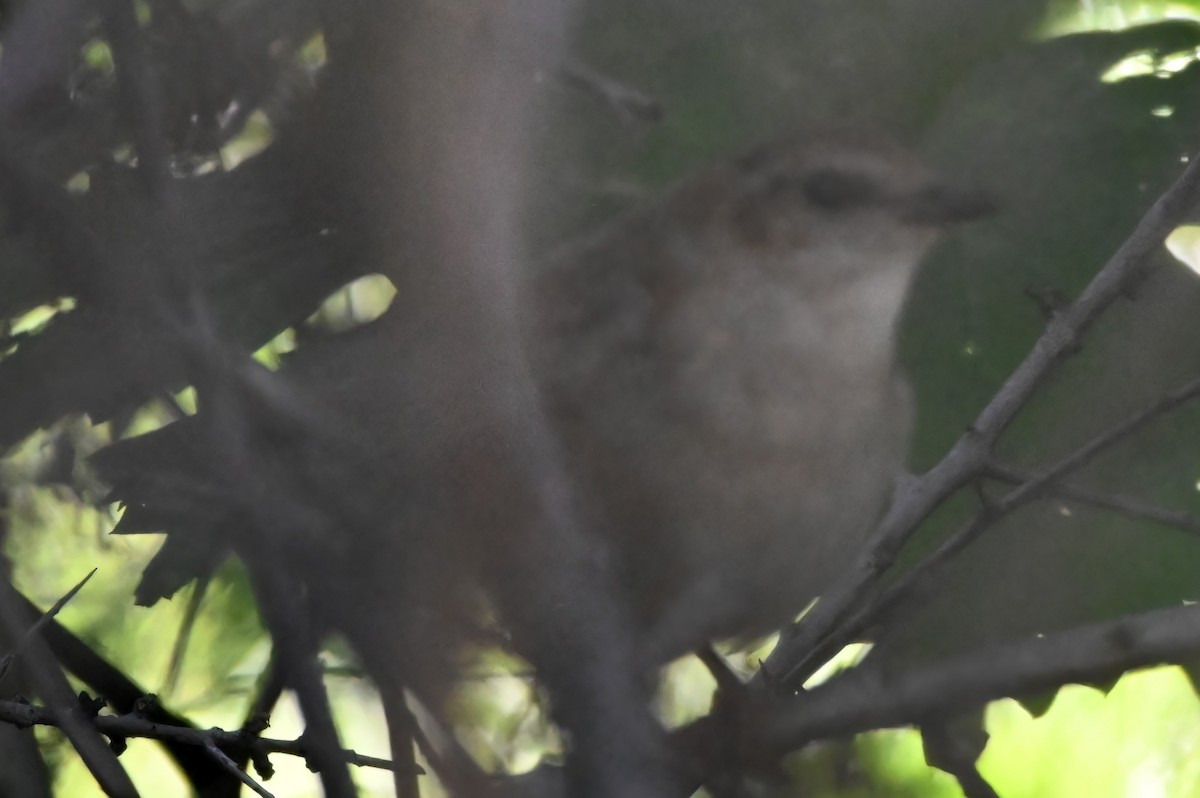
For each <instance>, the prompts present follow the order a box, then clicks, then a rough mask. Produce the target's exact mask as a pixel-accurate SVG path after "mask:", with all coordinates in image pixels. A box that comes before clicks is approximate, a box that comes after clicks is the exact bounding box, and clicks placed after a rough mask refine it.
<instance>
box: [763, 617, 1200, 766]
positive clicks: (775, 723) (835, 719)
mask: <svg viewBox="0 0 1200 798" xmlns="http://www.w3.org/2000/svg"><path fill="white" fill-rule="evenodd" d="M1198 651H1200V607H1197V606H1190V605H1189V606H1183V607H1172V608H1170V609H1164V610H1153V611H1151V612H1145V613H1140V614H1137V615H1129V616H1125V617H1123V618H1118V619H1116V620H1113V621H1105V622H1102V623H1095V624H1088V625H1085V626H1080V627H1076V628H1074V629H1070V630H1067V631H1064V632H1058V633H1054V634H1049V635H1046V636H1044V637H1030V638H1026V639H1025V640H1022V641H1020V642H1016V643H1010V644H1007V645H1002V646H995V647H991V648H988V649H986V650H983V651H973V652H970V653H967V654H962V655H959V656H955V657H952V658H950V659H947V660H945V661H943V662H939V663H936V664H933V665H929V666H924V667H919V668H917V669H915V670H912V671H910V672H908V673H903V674H900V675H897V676H888V675H886V674H884V673H883V672H881V671H880V670H879V669H874V668H864V669H856V670H851V671H846V672H845V674H844V675H842V676H839V677H838V678H836V679H832V680H830V681H829V682H827V683H825V684H823V685H821V686H819V687H817V688H814V689H813V690H811V691H809V692H806V693H802V694H800V695H799V696H795V697H791V698H786V699H782V700H780V701H779V702H775V703H773V704H772V709H771V710H769V713H770V714H769V715H768V717H767V718H766V719H765V722H764V723H763V734H764V736H765V739H766V740H767V741H768V744H769V745H770V746H771V747H772V749H773V750H778V751H790V750H794V749H795V748H797V747H799V746H801V745H803V744H804V743H805V742H808V741H810V740H814V739H820V738H825V737H830V736H840V735H843V734H854V733H857V732H861V731H867V730H870V729H879V728H890V727H896V726H907V725H909V724H913V723H919V722H920V721H921V719H922V718H923V717H928V716H930V715H939V714H946V713H951V712H955V711H960V710H963V709H971V708H973V707H978V706H980V705H982V704H985V703H987V702H988V701H992V700H995V699H998V698H1005V697H1008V696H1014V695H1017V696H1019V695H1026V694H1030V693H1036V692H1039V691H1042V690H1046V689H1051V688H1056V687H1059V686H1061V685H1063V684H1066V683H1079V682H1092V681H1099V680H1102V679H1105V678H1109V677H1113V676H1117V675H1120V674H1122V673H1124V672H1126V671H1128V670H1132V669H1134V668H1143V667H1148V666H1153V665H1160V664H1165V663H1170V662H1178V661H1180V660H1182V659H1185V658H1187V657H1190V656H1193V655H1195V654H1196V652H1198Z"/></svg>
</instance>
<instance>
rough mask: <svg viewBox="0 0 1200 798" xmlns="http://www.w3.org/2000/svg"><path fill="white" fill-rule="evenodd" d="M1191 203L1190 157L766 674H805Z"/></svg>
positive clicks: (1193, 164)
mask: <svg viewBox="0 0 1200 798" xmlns="http://www.w3.org/2000/svg"><path fill="white" fill-rule="evenodd" d="M1198 201H1200V158H1196V157H1193V158H1191V159H1189V161H1188V165H1187V167H1186V168H1185V169H1184V170H1183V173H1182V174H1181V175H1180V176H1179V177H1178V178H1177V179H1176V180H1175V182H1174V183H1173V184H1172V185H1171V186H1170V187H1169V188H1168V189H1167V190H1166V191H1165V192H1163V194H1162V195H1161V196H1160V197H1159V198H1158V200H1156V201H1155V203H1154V204H1153V205H1152V206H1151V207H1150V209H1149V210H1148V211H1146V213H1145V215H1144V216H1143V217H1142V219H1141V221H1140V222H1139V223H1138V225H1137V227H1135V228H1134V230H1133V232H1132V233H1131V234H1130V235H1129V237H1128V238H1127V239H1126V240H1125V242H1124V243H1123V244H1122V245H1121V246H1120V247H1119V248H1118V249H1117V251H1116V252H1115V253H1114V254H1113V256H1112V257H1111V258H1109V260H1108V262H1107V263H1105V265H1104V267H1103V268H1101V269H1100V271H1099V272H1098V273H1097V274H1096V276H1095V277H1094V278H1092V281H1091V282H1090V283H1089V284H1088V285H1087V287H1086V288H1085V289H1084V290H1083V292H1082V293H1081V294H1080V296H1079V298H1078V299H1076V300H1075V301H1074V302H1072V303H1071V304H1070V305H1068V306H1066V307H1065V308H1063V309H1062V310H1061V311H1060V312H1058V313H1056V314H1055V315H1054V316H1053V318H1052V319H1051V320H1050V322H1049V324H1048V325H1047V327H1046V330H1045V332H1044V333H1043V334H1042V336H1041V337H1040V338H1039V339H1038V341H1037V342H1036V343H1035V344H1034V346H1033V349H1032V350H1031V351H1030V353H1029V354H1028V355H1027V356H1026V357H1025V359H1024V360H1023V361H1022V362H1021V364H1020V365H1019V366H1017V368H1016V370H1014V371H1013V373H1012V374H1011V375H1010V376H1009V377H1008V379H1007V380H1006V381H1005V382H1004V384H1003V385H1002V386H1001V388H1000V390H999V391H997V393H996V395H995V396H994V397H993V398H992V400H991V401H990V402H988V404H987V406H986V407H985V408H984V409H983V410H982V411H981V412H980V414H979V416H978V418H976V420H975V423H974V424H973V425H972V426H971V427H970V428H969V429H968V430H967V432H966V433H965V434H963V436H962V437H960V438H959V439H958V441H957V442H956V443H955V444H954V446H953V447H952V448H951V449H950V451H949V452H948V453H947V454H946V456H945V457H944V458H942V460H941V462H939V463H938V464H937V465H936V466H934V467H933V468H932V469H930V470H929V471H928V472H927V473H925V474H924V475H922V476H921V477H918V478H915V479H911V480H908V481H907V482H906V483H905V484H903V485H901V486H900V487H899V489H898V490H897V492H896V496H895V498H894V500H893V502H892V505H891V507H890V508H889V509H888V512H887V515H886V516H885V517H884V519H883V520H882V521H881V522H880V525H879V528H878V529H877V530H876V533H875V535H874V536H873V537H872V540H871V542H870V543H869V544H868V546H867V547H866V548H865V549H864V551H863V553H862V555H861V556H860V557H859V559H858V561H857V562H856V563H855V564H854V566H853V567H852V568H851V569H850V570H849V571H848V572H847V573H846V574H845V575H844V576H843V577H842V578H841V579H840V580H839V582H838V584H837V585H836V586H835V587H834V588H833V590H831V591H829V593H827V594H826V595H825V596H823V597H822V598H821V601H820V602H818V603H817V605H816V607H814V609H813V611H812V612H810V613H808V615H806V616H805V618H804V619H803V620H802V621H800V622H799V623H798V624H795V625H793V626H792V627H790V628H788V629H786V630H784V633H783V634H782V635H781V637H780V641H779V645H777V646H776V648H775V651H773V652H772V653H771V656H770V657H769V658H768V659H767V661H766V663H765V667H766V668H767V669H768V670H769V672H774V673H789V674H793V676H794V677H795V678H798V679H799V678H803V676H805V675H807V674H808V672H810V671H809V669H810V668H811V667H812V662H813V658H812V657H810V656H809V654H810V652H811V651H812V649H813V647H814V646H815V645H816V644H817V642H818V641H820V640H822V639H823V638H826V637H828V636H829V635H830V634H831V633H832V632H833V630H834V629H836V628H837V627H838V626H839V624H841V623H842V622H843V621H844V620H845V618H846V617H847V616H848V615H849V613H850V612H851V611H852V610H853V608H854V607H855V606H857V605H858V604H860V603H861V601H862V600H863V598H864V597H865V596H866V595H867V593H868V592H869V589H870V587H871V586H872V585H873V584H874V583H875V582H876V581H877V580H878V579H879V577H880V576H881V575H882V574H883V572H884V571H886V570H887V569H888V568H889V567H891V565H892V563H894V562H895V560H896V557H897V555H898V554H899V552H900V550H901V549H902V548H903V547H904V544H905V543H906V542H907V541H908V540H909V538H910V537H912V535H913V533H914V532H915V531H916V529H917V527H918V526H919V525H920V524H921V522H922V521H923V520H924V519H925V518H926V517H927V516H929V514H930V513H932V512H933V510H934V509H935V508H937V507H938V506H940V505H941V504H942V502H944V501H945V500H946V499H947V498H948V497H949V496H950V495H951V494H953V493H954V492H955V491H957V490H958V489H959V488H961V487H963V486H964V485H966V484H968V483H969V482H971V481H972V480H974V479H976V478H978V477H979V476H980V475H981V474H982V473H983V472H984V469H985V468H986V467H987V464H988V461H989V459H990V458H991V452H992V448H993V447H994V445H995V443H996V440H997V439H998V438H999V436H1000V434H1001V433H1002V432H1003V431H1004V430H1005V429H1006V428H1007V427H1008V425H1009V424H1010V423H1011V422H1012V419H1013V418H1014V417H1015V416H1016V414H1017V412H1018V411H1019V410H1020V409H1021V408H1022V407H1024V406H1025V404H1026V403H1027V402H1028V401H1029V399H1030V398H1031V397H1032V396H1033V394H1034V393H1035V392H1036V391H1037V390H1038V388H1040V387H1041V385H1042V384H1043V383H1044V382H1045V381H1046V379H1047V378H1048V377H1049V375H1050V374H1052V373H1053V372H1054V370H1055V369H1056V368H1057V367H1058V366H1059V365H1060V364H1061V363H1062V362H1063V361H1065V360H1066V359H1067V358H1068V357H1069V356H1070V355H1071V354H1072V353H1073V352H1074V351H1076V349H1077V348H1078V342H1079V340H1080V338H1081V336H1082V335H1083V333H1084V332H1085V331H1086V330H1087V329H1088V328H1089V327H1090V326H1091V325H1092V324H1093V323H1094V322H1095V321H1096V319H1097V318H1099V317H1100V315H1101V314H1102V313H1103V312H1104V311H1105V310H1106V309H1107V308H1108V307H1109V306H1110V305H1111V304H1112V303H1113V302H1114V301H1115V300H1116V299H1117V298H1118V297H1120V296H1122V295H1124V294H1126V293H1127V292H1128V291H1130V290H1131V289H1132V288H1133V287H1134V286H1136V285H1137V284H1138V283H1140V282H1141V281H1142V280H1143V279H1144V278H1145V276H1146V273H1147V264H1148V263H1149V261H1150V257H1151V255H1153V254H1154V253H1155V252H1158V251H1160V249H1161V248H1162V246H1163V242H1164V241H1165V240H1166V237H1167V235H1169V234H1170V233H1171V231H1173V230H1174V229H1175V228H1176V227H1178V226H1179V225H1180V224H1182V223H1183V222H1184V221H1186V214H1187V213H1188V212H1189V211H1190V210H1191V208H1193V207H1195V205H1196V204H1197V202H1198ZM805 662H807V664H806V665H803V666H802V663H805Z"/></svg>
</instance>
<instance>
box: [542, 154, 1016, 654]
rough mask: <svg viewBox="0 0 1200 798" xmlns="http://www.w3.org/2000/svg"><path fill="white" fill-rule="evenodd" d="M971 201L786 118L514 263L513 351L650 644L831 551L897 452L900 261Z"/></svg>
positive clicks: (684, 642) (725, 627) (968, 211)
mask: <svg viewBox="0 0 1200 798" xmlns="http://www.w3.org/2000/svg"><path fill="white" fill-rule="evenodd" d="M993 207H994V204H993V202H992V200H991V198H990V197H989V196H987V195H986V194H984V193H982V192H979V191H975V190H972V189H968V188H959V187H956V186H954V185H951V184H950V183H948V182H946V181H944V180H942V179H941V178H939V177H938V176H937V175H936V174H935V173H934V172H933V171H931V170H930V169H928V168H926V167H925V166H924V165H923V164H922V163H921V162H920V160H919V159H918V158H916V157H915V156H913V155H912V154H911V153H909V152H908V151H906V150H905V149H904V148H902V147H901V146H899V145H897V144H894V143H892V142H891V141H888V140H886V139H880V138H877V137H873V136H864V135H861V134H854V133H845V132H836V133H825V134H818V135H814V136H807V137H804V136H799V137H792V138H789V139H787V140H784V141H777V142H773V143H770V144H767V145H764V146H761V147H759V148H757V149H754V150H752V151H750V152H748V153H746V154H743V155H741V156H739V157H734V158H731V159H727V160H725V161H722V162H719V163H717V164H715V165H713V166H710V167H708V168H705V169H702V170H701V171H699V172H698V173H697V174H695V175H694V176H691V177H688V178H685V179H684V180H682V181H681V182H680V183H679V184H677V185H675V186H674V187H673V188H670V189H668V190H667V191H666V192H665V194H664V196H663V197H662V198H661V199H660V200H658V201H657V202H655V203H653V204H652V205H651V206H650V207H648V208H644V209H640V210H636V211H633V212H631V213H630V214H628V215H627V216H625V217H622V218H619V219H617V220H616V221H614V222H612V223H610V224H608V225H607V226H605V227H603V228H601V230H600V231H599V232H598V233H596V234H595V235H593V236H591V237H590V238H588V239H587V240H586V241H585V242H584V243H583V244H582V245H575V246H571V247H568V248H566V249H564V250H563V251H561V252H558V253H556V254H555V255H553V256H551V257H550V258H549V259H548V260H547V263H546V264H545V265H544V266H543V267H542V268H541V269H539V271H538V272H537V274H536V275H535V276H534V277H533V278H532V279H531V280H530V281H529V284H528V286H527V290H526V303H527V313H526V317H527V321H526V322H525V333H524V340H525V342H526V351H527V356H528V358H529V361H530V370H531V373H532V375H533V377H534V381H535V382H536V384H537V386H538V389H539V391H540V395H541V401H542V402H543V404H544V407H545V412H546V415H547V417H548V419H549V424H550V426H551V428H552V429H553V431H554V433H555V434H556V435H557V436H558V438H559V440H560V441H561V444H562V450H563V451H564V452H565V453H566V455H565V456H566V461H567V465H568V468H569V470H570V473H571V476H572V477H573V479H574V480H575V482H576V484H577V486H578V489H579V491H580V493H581V494H582V495H583V497H584V500H585V501H586V502H588V503H589V504H590V506H591V507H592V508H593V509H594V510H595V513H596V515H597V517H598V518H599V519H600V521H599V526H600V530H599V532H598V535H599V536H600V537H602V538H603V539H604V541H605V543H606V546H605V551H606V555H607V556H608V558H609V567H610V568H611V569H612V571H613V574H614V579H615V583H616V584H617V585H618V586H619V587H620V592H621V598H622V601H623V602H624V604H625V605H626V607H627V611H628V614H629V615H630V617H631V618H632V619H633V622H634V623H635V624H636V626H637V629H638V634H639V637H640V639H641V640H642V645H643V647H644V649H645V656H646V658H647V659H648V660H649V661H651V662H652V663H654V664H663V663H665V662H667V661H669V660H671V659H673V658H675V657H678V656H681V655H683V654H686V653H688V652H689V651H694V650H697V649H698V648H699V647H701V646H703V645H705V644H706V643H707V642H708V641H711V640H717V639H728V638H737V639H742V640H747V639H751V638H752V637H754V636H760V635H763V634H766V633H768V632H770V631H772V630H774V629H777V628H779V627H780V626H782V625H783V624H786V623H787V622H789V621H791V620H793V619H794V618H795V617H796V616H797V615H798V614H799V613H800V612H801V611H803V610H804V609H805V607H806V605H807V604H808V603H809V602H810V601H811V600H812V599H814V598H816V597H817V596H819V595H820V594H821V593H822V592H823V591H825V590H827V589H828V588H829V587H830V585H831V583H832V581H833V579H834V578H835V577H836V575H837V574H838V573H839V571H840V570H842V569H844V568H845V567H846V566H848V565H849V563H850V561H851V560H852V558H853V556H854V555H855V554H856V552H857V551H858V550H859V549H860V548H861V546H862V545H863V543H864V541H865V540H866V538H867V536H868V535H869V533H870V531H871V529H872V526H873V524H874V522H875V521H877V520H878V518H879V517H880V516H881V514H882V512H883V510H884V509H885V508H886V504H887V501H888V499H889V497H890V495H891V493H892V491H893V488H894V484H895V481H896V480H897V478H898V477H899V476H900V474H901V473H902V471H903V468H904V465H905V461H906V458H907V452H908V448H909V438H910V434H911V429H912V417H913V411H912V400H911V397H910V390H909V387H908V384H907V382H906V381H905V378H904V376H903V375H902V373H901V369H900V368H899V367H898V364H897V353H896V331H897V326H898V322H899V319H900V317H901V313H902V310H903V308H904V305H905V301H906V298H907V296H908V293H909V289H910V286H911V285H912V282H913V278H914V275H915V274H916V272H917V267H918V265H919V263H920V262H921V260H922V259H923V257H924V256H925V254H926V253H927V252H928V251H929V249H930V247H931V246H933V244H934V243H935V242H936V241H937V240H938V238H939V237H940V236H941V235H942V233H943V232H944V231H945V230H946V229H947V228H948V227H950V226H952V225H954V224H957V223H961V222H967V221H970V220H974V219H977V218H980V217H982V216H985V215H987V214H989V213H991V212H992V210H993Z"/></svg>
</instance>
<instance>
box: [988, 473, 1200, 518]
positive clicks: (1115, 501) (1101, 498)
mask: <svg viewBox="0 0 1200 798" xmlns="http://www.w3.org/2000/svg"><path fill="white" fill-rule="evenodd" d="M987 475H988V476H989V477H990V478H992V479H996V480H999V481H1001V482H1007V483H1008V484H1010V485H1021V484H1023V483H1025V482H1031V481H1033V480H1035V479H1039V478H1040V477H1041V474H1040V472H1037V471H1025V470H1022V469H1019V468H1012V467H1010V466H1005V465H1001V464H999V463H995V462H993V463H990V464H988V467H987ZM1044 492H1045V493H1048V494H1050V495H1053V496H1056V497H1058V498H1060V499H1063V500H1064V501H1069V502H1074V503H1076V504H1082V505H1087V506H1090V507H1096V508H1099V509H1101V510H1110V511H1112V512H1114V513H1118V514H1120V515H1123V516H1126V517H1128V518H1132V519H1135V520H1138V521H1151V522H1153V523H1156V524H1161V525H1162V526H1167V527H1171V528H1172V529H1178V530H1180V531H1182V532H1190V533H1192V534H1200V518H1196V517H1195V516H1193V515H1191V514H1190V513H1185V512H1183V511H1182V510H1172V509H1169V508H1166V507H1159V506H1158V505H1155V504H1149V503H1147V502H1143V501H1139V500H1138V499H1134V498H1132V497H1129V496H1120V495H1114V494H1109V493H1104V492H1101V491H1097V490H1091V489H1089V488H1085V487H1082V486H1079V485H1075V484H1072V483H1068V482H1058V483H1056V484H1053V485H1051V486H1050V487H1049V488H1047V489H1046V490H1045V491H1044Z"/></svg>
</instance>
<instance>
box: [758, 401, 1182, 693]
mask: <svg viewBox="0 0 1200 798" xmlns="http://www.w3.org/2000/svg"><path fill="white" fill-rule="evenodd" d="M1197 396H1200V378H1197V379H1194V380H1192V381H1190V382H1188V383H1186V384H1184V385H1182V386H1180V387H1179V388H1176V389H1175V390H1173V391H1170V392H1168V393H1167V394H1165V395H1163V396H1162V397H1160V398H1159V399H1158V400H1156V401H1155V402H1153V403H1152V404H1150V405H1148V406H1147V407H1144V408H1142V409H1141V410H1139V411H1137V412H1136V413H1134V414H1133V415H1131V416H1129V417H1128V418H1126V419H1125V420H1124V421H1122V422H1121V423H1119V424H1117V425H1116V426H1114V427H1112V428H1110V429H1108V430H1106V431H1105V432H1103V433H1102V434H1100V435H1098V436H1096V438H1094V439H1093V440H1091V441H1089V442H1088V443H1087V444H1085V445H1083V446H1081V447H1080V448H1079V449H1077V450H1075V452H1073V453H1072V454H1070V455H1068V456H1067V457H1065V458H1063V459H1062V460H1060V461H1059V462H1058V463H1056V464H1055V465H1053V466H1051V467H1050V468H1048V469H1046V470H1045V471H1043V472H1042V473H1041V474H1039V475H1038V476H1037V477H1036V478H1034V479H1031V480H1030V481H1028V482H1025V483H1023V484H1022V485H1021V486H1020V487H1018V488H1016V489H1015V490H1012V491H1010V492H1009V493H1007V494H1006V495H1005V496H1004V497H1002V498H1001V499H1000V500H999V501H997V502H995V503H992V504H990V505H988V506H987V507H985V508H984V510H983V511H981V512H980V513H979V514H977V515H976V516H975V517H974V518H972V519H971V520H970V521H968V522H967V523H966V524H964V525H963V526H962V527H960V528H959V529H958V531H956V532H955V533H954V534H953V535H951V536H950V538H949V539H947V540H946V541H945V542H944V543H942V545H941V546H939V547H938V548H937V549H936V550H935V551H934V552H933V553H932V554H930V555H929V556H928V557H926V558H925V559H923V560H922V561H921V562H920V563H918V564H917V565H916V566H915V567H914V568H913V569H912V570H911V571H909V572H908V573H906V574H905V575H904V576H903V577H902V578H901V579H900V580H899V581H897V582H896V584H894V585H892V586H891V587H890V588H888V589H887V590H886V591H884V593H883V594H882V595H880V596H877V597H876V598H875V599H873V600H872V601H871V602H870V603H868V604H867V605H866V606H865V607H862V608H861V609H860V610H859V611H858V612H856V613H854V614H853V615H852V616H851V617H850V618H848V619H847V620H846V621H845V622H844V623H843V624H842V625H841V626H840V627H839V628H838V629H837V630H836V632H834V633H832V634H831V635H829V636H828V637H827V638H825V639H824V640H821V641H820V643H819V644H818V645H816V646H814V647H813V648H811V649H810V650H809V651H808V652H805V654H804V656H803V658H802V659H801V660H800V661H799V662H798V663H797V665H796V667H795V668H793V669H792V670H791V671H789V672H788V673H787V674H786V675H785V676H783V681H784V683H788V684H794V683H795V682H796V679H797V678H798V677H800V675H801V674H804V673H805V672H806V671H807V670H808V669H809V668H812V667H814V665H815V664H819V663H820V662H823V661H824V660H826V659H828V658H829V657H831V656H833V654H835V653H836V652H837V651H838V650H839V649H840V648H841V647H842V646H843V645H845V644H846V643H848V642H850V641H851V640H852V639H853V638H854V637H855V636H857V635H858V634H860V633H861V632H862V631H863V630H865V629H866V628H867V627H868V626H869V625H870V624H871V623H872V622H874V621H875V620H876V619H877V618H878V617H879V616H880V614H881V613H883V612H884V611H887V612H892V611H894V610H895V609H896V608H897V607H899V606H900V605H901V603H902V602H903V601H905V600H906V599H908V598H910V597H911V596H912V595H914V594H915V593H919V592H920V591H921V590H922V589H923V588H925V587H927V586H928V585H929V583H930V581H931V579H932V578H933V575H934V574H935V573H936V572H937V570H938V569H939V568H940V567H941V566H942V565H944V564H945V563H946V562H948V561H949V560H950V559H952V558H953V557H954V556H955V555H957V554H958V553H959V552H961V551H962V550H963V549H964V548H966V547H967V546H968V545H970V544H971V542H972V541H974V540H975V539H977V538H978V537H979V536H980V535H981V534H983V532H984V531H986V530H987V529H990V528H991V527H992V526H993V525H995V523H996V522H997V521H998V520H1000V519H1001V518H1003V517H1005V516H1006V515H1008V514H1009V513H1011V512H1013V511H1014V510H1016V509H1017V508H1019V507H1022V506H1024V505H1025V504H1028V503H1029V502H1031V501H1033V500H1035V499H1037V498H1039V497H1041V496H1042V494H1043V493H1044V492H1045V491H1046V490H1047V489H1048V488H1049V487H1051V486H1052V485H1053V484H1054V483H1055V482H1057V481H1058V480H1059V479H1061V478H1062V477H1064V476H1067V475H1068V474H1070V473H1072V472H1073V471H1077V470H1078V469H1080V468H1082V467H1083V466H1085V465H1087V464H1088V463H1089V462H1091V461H1092V459H1093V458H1095V457H1096V455H1098V454H1100V452H1102V451H1104V450H1105V449H1108V448H1109V447H1111V446H1113V445H1114V444H1116V443H1119V442H1120V441H1122V440H1124V439H1125V438H1127V437H1129V436H1130V435H1132V434H1133V433H1135V432H1137V431H1138V430H1140V429H1141V428H1142V427H1144V426H1146V425H1147V424H1149V423H1150V422H1151V421H1153V420H1154V419H1156V418H1158V417H1159V416H1161V415H1163V414H1164V413H1167V412H1168V411H1170V410H1174V409H1175V408H1177V407H1179V406H1180V405H1182V404H1184V403H1186V402H1188V401H1190V400H1192V399H1194V398H1196V397H1197ZM768 661H769V659H768Z"/></svg>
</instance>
